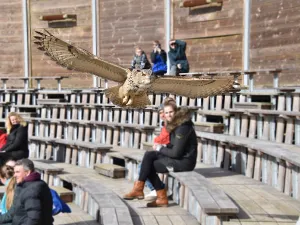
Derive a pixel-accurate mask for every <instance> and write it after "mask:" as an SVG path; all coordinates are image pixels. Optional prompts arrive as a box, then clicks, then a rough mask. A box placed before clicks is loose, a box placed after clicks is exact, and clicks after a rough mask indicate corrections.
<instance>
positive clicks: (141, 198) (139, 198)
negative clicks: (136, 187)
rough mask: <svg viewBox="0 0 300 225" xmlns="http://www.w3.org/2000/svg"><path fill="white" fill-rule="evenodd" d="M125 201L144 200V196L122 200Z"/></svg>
mask: <svg viewBox="0 0 300 225" xmlns="http://www.w3.org/2000/svg"><path fill="white" fill-rule="evenodd" d="M123 199H125V200H134V199H138V200H143V199H144V196H138V197H132V198H126V197H125V198H123Z"/></svg>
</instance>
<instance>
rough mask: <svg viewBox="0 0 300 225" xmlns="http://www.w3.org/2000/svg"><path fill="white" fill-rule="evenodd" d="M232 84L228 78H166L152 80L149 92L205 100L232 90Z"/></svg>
mask: <svg viewBox="0 0 300 225" xmlns="http://www.w3.org/2000/svg"><path fill="white" fill-rule="evenodd" d="M233 84H234V79H233V78H232V79H231V78H229V77H226V78H225V77H224V78H218V79H210V78H193V77H179V76H167V77H160V78H156V79H154V80H153V82H152V85H151V90H150V91H153V92H154V93H170V94H175V95H182V96H186V97H189V98H206V97H208V96H214V95H219V94H223V93H226V92H229V91H231V90H233Z"/></svg>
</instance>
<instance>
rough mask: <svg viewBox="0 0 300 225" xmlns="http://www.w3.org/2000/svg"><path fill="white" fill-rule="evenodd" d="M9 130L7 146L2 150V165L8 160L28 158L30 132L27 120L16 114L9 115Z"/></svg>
mask: <svg viewBox="0 0 300 225" xmlns="http://www.w3.org/2000/svg"><path fill="white" fill-rule="evenodd" d="M5 123H6V124H5V126H6V130H7V134H8V136H7V141H6V144H5V145H4V146H3V147H2V148H1V149H0V165H3V163H4V162H5V161H6V160H7V159H14V160H19V159H23V158H28V155H29V150H28V131H27V129H28V128H27V123H26V122H25V120H24V119H23V118H22V117H21V116H20V115H19V114H18V113H15V112H11V113H9V114H8V117H7V118H6V122H5Z"/></svg>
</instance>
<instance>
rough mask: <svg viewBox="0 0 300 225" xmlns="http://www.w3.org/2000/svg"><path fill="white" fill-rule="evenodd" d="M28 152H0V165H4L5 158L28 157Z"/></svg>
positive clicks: (17, 158)
mask: <svg viewBox="0 0 300 225" xmlns="http://www.w3.org/2000/svg"><path fill="white" fill-rule="evenodd" d="M28 156H29V152H28V151H26V152H25V151H21V150H19V151H12V152H2V153H0V167H2V166H4V164H5V163H6V161H7V160H10V159H12V160H15V161H17V160H19V159H23V158H28Z"/></svg>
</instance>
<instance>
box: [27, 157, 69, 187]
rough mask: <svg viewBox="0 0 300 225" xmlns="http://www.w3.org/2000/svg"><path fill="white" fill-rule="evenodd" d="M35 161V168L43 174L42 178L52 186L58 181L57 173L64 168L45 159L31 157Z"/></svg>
mask: <svg viewBox="0 0 300 225" xmlns="http://www.w3.org/2000/svg"><path fill="white" fill-rule="evenodd" d="M31 160H32V161H33V162H34V167H35V169H36V170H37V171H38V172H39V173H40V174H41V178H42V180H44V181H45V182H46V183H47V184H48V185H50V186H52V185H54V184H55V183H56V182H57V181H55V179H56V175H57V174H60V173H62V172H63V168H60V167H56V166H53V165H52V163H51V162H49V161H44V160H36V159H31Z"/></svg>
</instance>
